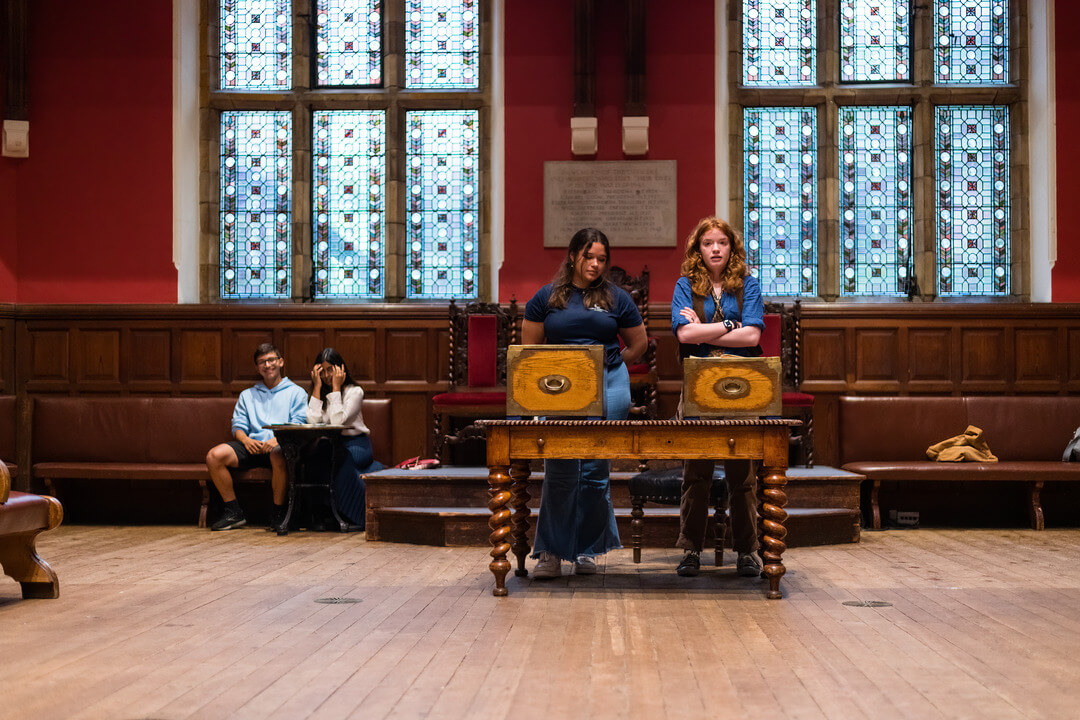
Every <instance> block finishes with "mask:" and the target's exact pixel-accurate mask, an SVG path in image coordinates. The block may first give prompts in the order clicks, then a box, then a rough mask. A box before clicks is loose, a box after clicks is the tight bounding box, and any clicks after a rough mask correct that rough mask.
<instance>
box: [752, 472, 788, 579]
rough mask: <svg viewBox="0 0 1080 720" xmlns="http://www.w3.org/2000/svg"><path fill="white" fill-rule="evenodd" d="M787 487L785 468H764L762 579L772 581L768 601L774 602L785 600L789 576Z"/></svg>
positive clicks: (761, 500)
mask: <svg viewBox="0 0 1080 720" xmlns="http://www.w3.org/2000/svg"><path fill="white" fill-rule="evenodd" d="M785 485H787V477H786V476H785V475H784V470H783V468H779V467H766V468H763V472H762V482H761V485H760V486H759V487H760V490H759V492H760V496H759V500H760V512H761V559H762V560H763V561H764V568H763V569H762V575H764V576H765V577H767V578H768V579H769V592H768V593H766V595H765V597H767V598H768V599H770V600H779V599H780V598H782V597H783V595H782V594H781V592H780V578H781V577H782V576H783V574H784V573H785V572H786V569H785V568H784V562H783V560H782V556H783V554H784V550H786V549H787V545H785V544H784V539H785V538H786V537H787V528H785V527H784V521H785V520H787V511H786V510H784V506H785V505H787V494H786V493H785V492H784V486H785Z"/></svg>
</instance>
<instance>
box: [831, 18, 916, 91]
mask: <svg viewBox="0 0 1080 720" xmlns="http://www.w3.org/2000/svg"><path fill="white" fill-rule="evenodd" d="M840 5H841V7H840V80H841V81H842V82H906V81H908V80H911V3H910V2H909V0H842V2H841V4H840Z"/></svg>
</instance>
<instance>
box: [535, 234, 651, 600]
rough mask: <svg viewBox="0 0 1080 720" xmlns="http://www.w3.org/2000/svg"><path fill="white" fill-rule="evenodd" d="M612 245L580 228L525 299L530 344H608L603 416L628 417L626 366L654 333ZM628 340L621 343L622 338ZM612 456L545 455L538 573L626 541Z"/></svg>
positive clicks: (590, 564) (591, 566)
mask: <svg viewBox="0 0 1080 720" xmlns="http://www.w3.org/2000/svg"><path fill="white" fill-rule="evenodd" d="M610 258H611V248H610V245H609V243H608V239H607V237H606V236H605V235H604V233H602V232H600V231H599V230H597V229H595V228H585V229H583V230H579V231H578V232H577V233H575V234H574V237H573V238H571V240H570V245H569V247H567V249H566V258H565V259H564V260H563V262H562V264H561V265H560V267H559V270H558V271H557V272H556V273H555V278H554V280H552V282H550V283H549V284H547V285H545V286H544V287H542V288H540V290H539V291H537V293H536V294H535V295H533V297H532V299H531V300H529V302H528V304H527V305H526V306H525V319H524V321H523V323H522V332H521V340H522V343H523V344H525V345H539V344H541V343H544V342H545V341H546V342H548V343H552V344H568V345H603V346H604V356H605V358H604V366H605V369H604V405H605V413H604V417H605V419H608V420H625V419H626V415H627V413H628V411H629V410H630V376H629V373H628V372H627V369H626V366H627V364H629V363H633V362H635V361H636V360H637V359H638V358H640V357H641V355H642V354H643V353H644V352H645V349H646V345H647V344H648V339H647V338H646V336H645V326H644V325H643V324H642V321H641V315H640V313H638V309H637V306H636V305H634V301H633V300H632V299H631V298H630V295H629V294H628V293H627V292H626V291H625V290H623V289H622V288H620V287H617V286H616V285H614V284H612V283H611V282H609V281H608V279H607V269H608V263H609V261H610ZM620 339H621V340H622V342H623V345H625V347H624V348H622V349H620V347H619V340H620ZM608 475H609V463H608V461H607V460H547V461H545V463H544V486H543V492H542V496H541V499H540V517H539V519H538V521H537V524H536V541H535V542H534V544H533V555H532V556H533V557H534V558H537V563H536V568H535V569H534V571H533V577H535V578H538V579H545V578H555V577H558V576H559V575H561V574H562V561H563V560H567V561H570V562H573V563H574V572H576V573H577V574H579V575H587V574H592V573H595V572H596V560H595V558H596V556H598V555H603V554H604V553H606V552H607V551H608V550H614V549H616V548H619V547H622V545H621V544H620V542H619V531H618V529H617V528H616V527H615V512H614V510H613V509H612V506H611V492H610V489H609V486H608Z"/></svg>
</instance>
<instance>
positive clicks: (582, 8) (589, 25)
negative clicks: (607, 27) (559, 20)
mask: <svg viewBox="0 0 1080 720" xmlns="http://www.w3.org/2000/svg"><path fill="white" fill-rule="evenodd" d="M595 27H596V3H595V2H594V0H574V117H596V41H595V40H594V36H595Z"/></svg>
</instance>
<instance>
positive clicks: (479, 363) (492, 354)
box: [468, 315, 499, 387]
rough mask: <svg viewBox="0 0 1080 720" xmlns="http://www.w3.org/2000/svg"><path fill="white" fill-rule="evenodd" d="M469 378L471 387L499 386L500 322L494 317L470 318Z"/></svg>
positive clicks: (479, 316) (477, 316)
mask: <svg viewBox="0 0 1080 720" xmlns="http://www.w3.org/2000/svg"><path fill="white" fill-rule="evenodd" d="M468 343H469V349H468V363H469V365H468V376H469V386H470V387H495V386H496V385H498V384H499V320H498V318H496V317H495V316H494V315H470V316H469V339H468Z"/></svg>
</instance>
